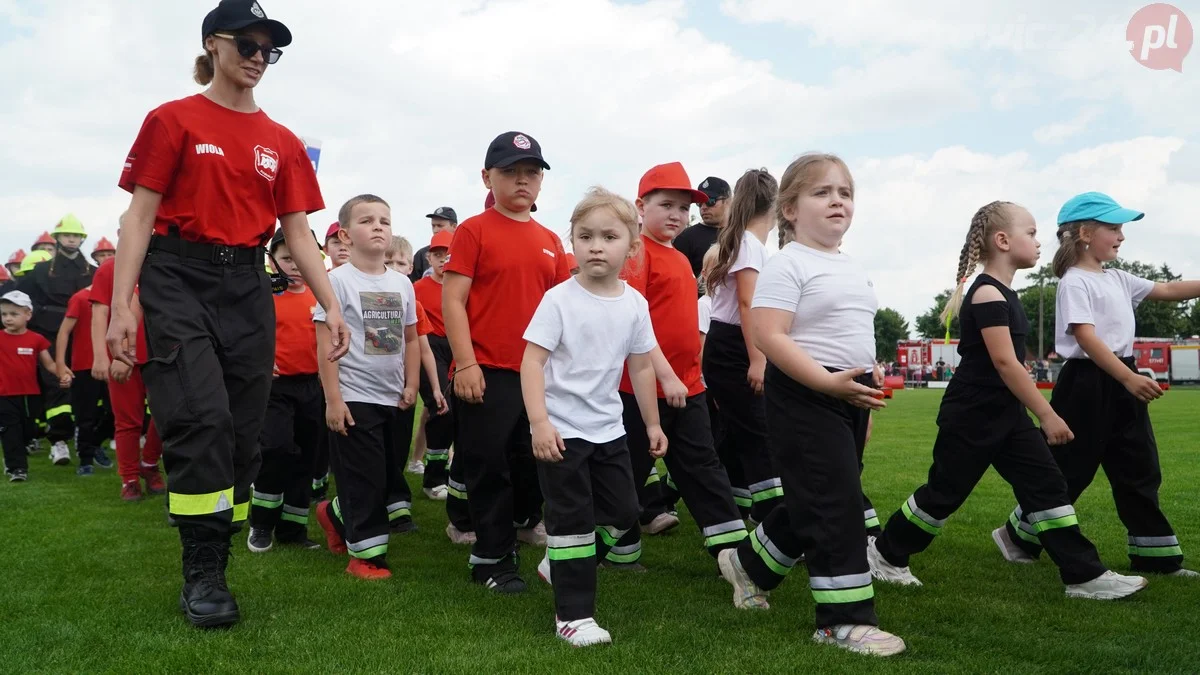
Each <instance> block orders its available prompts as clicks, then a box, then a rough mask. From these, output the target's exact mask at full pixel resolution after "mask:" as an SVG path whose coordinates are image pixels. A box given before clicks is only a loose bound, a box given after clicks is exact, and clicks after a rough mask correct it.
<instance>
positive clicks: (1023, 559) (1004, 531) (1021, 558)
mask: <svg viewBox="0 0 1200 675" xmlns="http://www.w3.org/2000/svg"><path fill="white" fill-rule="evenodd" d="M992 541H994V542H996V548H998V549H1000V555H1002V556H1004V559H1005V560H1007V561H1008V562H1010V563H1020V564H1022V565H1031V564H1033V563H1034V562H1036V561H1035V560H1034V559H1033V556H1031V555H1029V554H1028V553H1026V552H1025V550H1024V549H1022V548H1021V547H1020V546H1017V544H1016V542H1014V541H1013V540H1012V537H1010V536H1009V535H1008V528H1006V527H1004V526H1003V525H1001V526H1000V527H997V528H996V529H994V530H992Z"/></svg>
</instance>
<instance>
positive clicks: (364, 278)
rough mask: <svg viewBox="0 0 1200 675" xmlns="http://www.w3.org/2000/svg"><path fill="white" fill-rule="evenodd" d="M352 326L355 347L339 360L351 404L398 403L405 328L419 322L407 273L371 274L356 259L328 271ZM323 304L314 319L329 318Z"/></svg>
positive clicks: (340, 377)
mask: <svg viewBox="0 0 1200 675" xmlns="http://www.w3.org/2000/svg"><path fill="white" fill-rule="evenodd" d="M329 283H330V285H332V286H333V293H334V295H335V296H337V299H338V303H339V304H340V305H341V307H342V318H343V319H344V320H345V322H346V327H347V329H348V330H349V331H350V351H349V352H347V354H346V355H345V356H343V357H342V358H341V360H339V361H338V362H337V364H338V386H339V388H340V389H341V391H342V400H343V401H345V402H346V403H374V404H377V405H386V406H395V405H396V404H398V403H399V402H400V396H401V395H402V394H403V393H404V348H405V342H404V330H405V327H407V326H413V325H416V323H417V298H416V294H415V293H414V292H413V285H412V282H411V281H409V280H408V277H406V276H404V275H403V274H400V273H399V272H396V271H393V270H390V269H389V270H387V271H386V272H384V273H383V274H367V273H366V272H363V271H361V270H359V269H358V268H357V267H355V266H354V265H353V263H351V264H346V265H342V266H341V267H339V268H337V269H335V270H333V271H331V272H330V273H329ZM325 316H326V314H325V310H324V308H322V307H321V306H320V305H318V306H317V310H316V311H315V312H314V313H313V321H322V322H323V321H325Z"/></svg>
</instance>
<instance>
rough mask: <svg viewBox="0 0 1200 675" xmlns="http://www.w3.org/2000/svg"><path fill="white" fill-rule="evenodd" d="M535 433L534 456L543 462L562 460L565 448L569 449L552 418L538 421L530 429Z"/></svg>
mask: <svg viewBox="0 0 1200 675" xmlns="http://www.w3.org/2000/svg"><path fill="white" fill-rule="evenodd" d="M530 431H531V432H532V434H533V456H534V458H536V459H537V460H538V461H541V462H561V461H562V458H563V456H562V453H563V450H566V449H567V446H566V444H565V443H563V439H562V436H559V435H558V429H555V428H554V425H553V424H550V420H546V421H545V422H538V423H537V424H535V425H533V428H532V429H531V430H530Z"/></svg>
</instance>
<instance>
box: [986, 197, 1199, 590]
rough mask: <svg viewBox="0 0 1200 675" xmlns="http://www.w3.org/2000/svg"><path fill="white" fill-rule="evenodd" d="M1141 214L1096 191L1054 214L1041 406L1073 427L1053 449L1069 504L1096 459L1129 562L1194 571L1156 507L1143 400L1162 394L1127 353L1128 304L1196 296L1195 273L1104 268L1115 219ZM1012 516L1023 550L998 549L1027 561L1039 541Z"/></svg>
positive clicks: (1091, 474) (1154, 463)
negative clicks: (1054, 357) (1045, 393)
mask: <svg viewBox="0 0 1200 675" xmlns="http://www.w3.org/2000/svg"><path fill="white" fill-rule="evenodd" d="M1144 215H1145V214H1143V213H1142V212H1141V211H1134V210H1132V209H1126V208H1122V207H1121V206H1120V205H1118V204H1117V203H1116V202H1115V201H1114V200H1113V199H1112V197H1109V196H1108V195H1105V194H1102V193H1099V192H1085V193H1083V194H1080V195H1076V196H1075V197H1072V198H1071V199H1070V200H1068V201H1067V203H1066V204H1064V205H1063V207H1062V209H1061V210H1060V211H1059V212H1058V224H1059V227H1058V241H1059V249H1058V252H1057V253H1055V254H1054V275H1055V276H1057V277H1059V279H1060V280H1059V282H1058V297H1057V301H1056V305H1055V329H1054V348H1055V350H1056V351H1057V352H1058V353H1059V354H1061V355H1062V356H1063V358H1065V359H1067V362H1066V364H1065V365H1064V366H1063V369H1062V372H1061V373H1060V374H1059V378H1058V382H1057V384H1055V387H1054V394H1053V397H1052V398H1051V400H1050V405H1051V406H1052V407H1053V408H1054V410H1055V412H1057V413H1058V414H1059V416H1060V417H1062V418H1063V420H1064V421H1066V423H1067V425H1068V426H1069V427H1070V428H1071V430H1072V431H1074V432H1075V440H1074V441H1072V442H1070V443H1067V444H1065V445H1058V446H1053V447H1052V450H1053V451H1054V459H1055V460H1056V461H1057V462H1058V465H1059V467H1060V468H1061V469H1062V472H1063V474H1064V475H1065V476H1066V478H1067V489H1068V492H1069V496H1070V498H1071V501H1072V502H1074V501H1075V500H1077V499H1078V498H1079V495H1081V494H1083V491H1084V490H1086V489H1087V487H1088V485H1090V484H1091V482H1092V479H1093V478H1095V476H1096V470H1097V469H1098V468H1100V467H1104V474H1105V475H1106V476H1108V480H1109V483H1111V484H1112V492H1113V501H1115V502H1116V506H1117V515H1118V516H1119V517H1120V518H1121V522H1122V523H1124V524H1125V529H1126V530H1128V534H1129V561H1130V567H1132V568H1133V569H1134V570H1135V571H1138V572H1152V573H1160V574H1169V575H1171V576H1186V577H1200V573H1197V572H1194V571H1192V570H1188V569H1184V568H1183V551H1182V549H1181V548H1180V547H1179V539H1178V538H1177V537H1176V536H1175V531H1174V530H1173V529H1171V524H1170V522H1168V521H1167V517H1166V516H1165V515H1163V512H1162V509H1160V508H1159V502H1158V488H1159V485H1160V484H1161V483H1162V473H1161V471H1160V469H1159V464H1158V445H1157V444H1156V443H1155V441H1154V429H1153V428H1152V427H1151V425H1150V413H1149V410H1148V408H1147V404H1148V403H1149V402H1150V401H1153V400H1154V399H1156V398H1158V397H1160V396H1162V395H1163V392H1162V389H1161V388H1160V387H1159V386H1158V383H1157V382H1155V381H1154V380H1153V379H1152V378H1149V377H1146V376H1145V375H1141V374H1139V373H1138V372H1137V367H1136V366H1135V365H1134V359H1133V338H1134V331H1135V328H1136V320H1135V316H1134V310H1135V309H1136V308H1137V306H1138V305H1139V304H1140V303H1141V302H1142V301H1143V300H1167V301H1173V302H1181V301H1185V300H1191V299H1193V298H1196V297H1200V281H1173V282H1170V283H1156V282H1153V281H1150V280H1148V279H1142V278H1140V277H1135V276H1133V275H1132V274H1128V273H1126V272H1123V271H1121V270H1118V269H1111V268H1110V269H1105V267H1104V264H1105V263H1108V262H1111V261H1113V260H1116V258H1117V255H1118V252H1119V249H1120V246H1121V243H1122V242H1123V241H1125V234H1124V233H1123V232H1122V226H1123V225H1124V224H1125V223H1128V222H1131V221H1136V220H1141V219H1142V218H1143V216H1144ZM1020 516H1021V514H1020V513H1019V512H1017V513H1014V514H1013V518H1011V519H1010V520H1012V521H1013V522H1017V523H1018V524H1019V525H1020V527H1019V529H1018V530H1017V534H1018V535H1020V538H1019V539H1017V540H1016V541H1015V542H1014V543H1016V544H1017V545H1018V546H1019V547H1020V548H1021V549H1023V551H1024V554H1025V555H1021V554H1020V553H1021V552H1020V551H1017V552H1016V553H1017V554H1016V555H1009V554H1006V555H1005V557H1006V558H1007V559H1008V560H1010V561H1013V562H1032V559H1033V558H1034V557H1036V556H1037V555H1038V554H1039V553H1040V551H1041V548H1040V546H1039V545H1038V540H1037V535H1036V532H1034V529H1033V528H1032V527H1030V526H1029V523H1028V519H1027V518H1020ZM1018 518H1020V520H1018Z"/></svg>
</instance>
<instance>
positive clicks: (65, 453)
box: [50, 441, 71, 466]
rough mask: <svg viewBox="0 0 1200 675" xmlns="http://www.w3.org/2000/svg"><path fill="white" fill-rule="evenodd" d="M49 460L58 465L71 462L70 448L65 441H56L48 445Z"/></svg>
mask: <svg viewBox="0 0 1200 675" xmlns="http://www.w3.org/2000/svg"><path fill="white" fill-rule="evenodd" d="M50 460H51V461H53V462H54V463H55V464H57V465H59V466H62V465H64V464H70V463H71V449H70V448H68V447H67V444H66V442H65V441H58V442H56V443H55V444H54V445H52V446H50Z"/></svg>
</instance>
